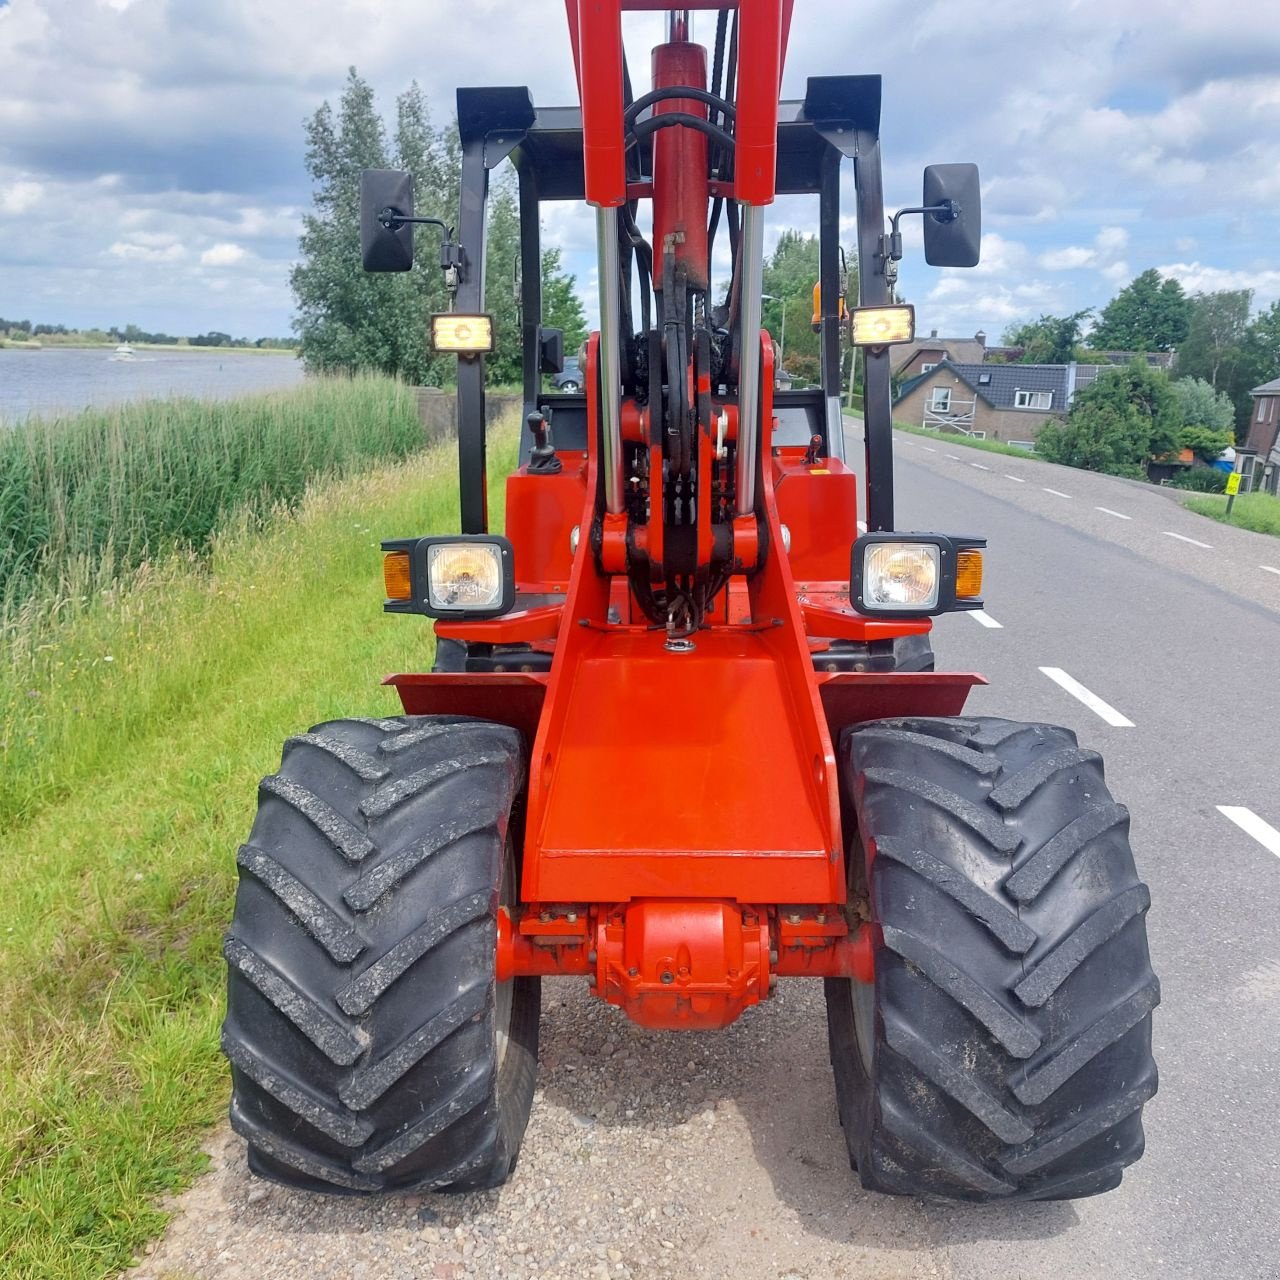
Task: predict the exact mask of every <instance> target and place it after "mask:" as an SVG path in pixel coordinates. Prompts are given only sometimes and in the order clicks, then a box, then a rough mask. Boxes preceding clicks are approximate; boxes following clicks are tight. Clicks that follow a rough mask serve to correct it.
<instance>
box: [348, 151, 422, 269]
mask: <svg viewBox="0 0 1280 1280" xmlns="http://www.w3.org/2000/svg"><path fill="white" fill-rule="evenodd" d="M388 213H394V214H399V215H400V216H401V217H404V218H412V217H413V175H412V174H411V173H402V172H401V171H400V170H398V169H365V170H364V171H363V172H362V173H361V174H360V260H361V262H362V263H363V264H364V269H365V270H366V271H409V270H410V269H411V268H412V267H413V223H411V222H404V223H401V224H400V225H399V226H390V227H389V226H387V225H386V224H385V222H384V221H383V219H384V218H385V216H386V215H387V214H388Z"/></svg>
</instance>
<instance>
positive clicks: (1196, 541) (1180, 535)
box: [1162, 529, 1213, 551]
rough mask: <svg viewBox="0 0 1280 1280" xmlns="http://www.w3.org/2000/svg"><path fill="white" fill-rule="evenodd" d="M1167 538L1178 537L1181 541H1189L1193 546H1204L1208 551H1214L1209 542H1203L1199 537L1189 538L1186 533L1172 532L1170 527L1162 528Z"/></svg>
mask: <svg viewBox="0 0 1280 1280" xmlns="http://www.w3.org/2000/svg"><path fill="white" fill-rule="evenodd" d="M1162 532H1163V533H1164V536H1165V537H1166V538H1177V540H1178V541H1179V542H1189V543H1191V545H1192V546H1193V547H1203V548H1204V549H1205V550H1206V551H1212V550H1213V547H1212V546H1211V545H1210V544H1209V543H1207V542H1201V541H1199V539H1197V538H1188V537H1187V535H1186V534H1185V533H1170V532H1169V530H1168V529H1164V530H1162Z"/></svg>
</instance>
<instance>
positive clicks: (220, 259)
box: [200, 244, 245, 267]
mask: <svg viewBox="0 0 1280 1280" xmlns="http://www.w3.org/2000/svg"><path fill="white" fill-rule="evenodd" d="M244 256H245V251H244V249H242V248H241V247H240V245H238V244H215V245H214V246H213V247H212V248H211V249H206V250H205V251H204V252H203V253H202V254H201V255H200V265H201V266H202V267H230V266H233V265H234V264H235V263H237V262H240V261H241V260H242V259H243V258H244Z"/></svg>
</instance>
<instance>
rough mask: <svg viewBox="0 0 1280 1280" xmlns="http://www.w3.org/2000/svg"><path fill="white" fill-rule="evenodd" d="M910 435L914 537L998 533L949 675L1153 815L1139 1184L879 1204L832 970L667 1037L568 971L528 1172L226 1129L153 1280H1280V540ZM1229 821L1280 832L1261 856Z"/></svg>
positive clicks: (908, 502) (905, 494)
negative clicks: (275, 1172)
mask: <svg viewBox="0 0 1280 1280" xmlns="http://www.w3.org/2000/svg"><path fill="white" fill-rule="evenodd" d="M898 443H899V446H900V447H899V449H898V461H897V466H896V472H897V496H898V520H897V524H898V527H899V528H901V529H910V528H917V529H931V530H936V531H940V532H953V533H977V534H984V535H986V536H987V538H988V539H989V540H990V549H989V552H988V555H987V585H986V593H985V594H986V599H987V604H988V608H987V622H988V624H991V623H998V624H999V625H998V626H996V625H984V623H983V622H982V621H980V620H978V619H977V618H975V617H974V616H970V615H951V616H949V617H945V618H942V619H940V620H939V623H938V626H937V630H936V633H935V647H936V649H937V652H938V658H939V667H940V668H941V669H949V670H976V671H981V672H983V673H984V674H986V675H987V676H988V677H989V679H990V681H991V684H990V686H989V687H985V688H979V689H977V690H975V691H974V693H973V695H972V696H971V699H970V703H969V709H970V710H972V711H975V712H982V713H987V714H993V715H1005V716H1009V717H1012V718H1015V719H1025V720H1047V721H1051V722H1057V723H1060V724H1065V725H1068V726H1070V727H1071V728H1073V729H1075V730H1076V731H1077V732H1078V733H1079V735H1080V738H1081V741H1082V742H1083V743H1084V744H1085V745H1089V746H1093V747H1097V748H1099V749H1100V750H1101V751H1102V752H1103V755H1104V757H1105V759H1106V762H1107V774H1108V780H1109V782H1110V784H1111V787H1112V790H1113V792H1114V793H1115V795H1116V797H1117V798H1118V799H1119V800H1121V801H1123V802H1124V803H1125V804H1127V805H1128V806H1129V807H1130V808H1131V810H1132V812H1133V837H1134V844H1135V848H1136V852H1137V856H1138V865H1139V870H1140V871H1141V872H1142V873H1143V875H1144V876H1145V878H1146V879H1147V881H1148V882H1149V884H1150V886H1151V896H1152V903H1153V905H1152V909H1151V912H1150V916H1149V929H1150V935H1151V943H1152V951H1153V958H1154V963H1155V968H1156V972H1157V974H1158V975H1159V977H1160V979H1161V982H1162V984H1163V990H1164V1001H1163V1004H1162V1005H1161V1007H1160V1008H1159V1009H1158V1010H1157V1011H1156V1021H1155V1037H1156V1056H1157V1061H1158V1063H1159V1065H1160V1071H1161V1086H1160V1092H1159V1093H1158V1094H1157V1096H1156V1097H1155V1099H1154V1100H1153V1101H1152V1102H1151V1103H1150V1104H1149V1105H1148V1107H1147V1112H1146V1116H1147V1138H1148V1153H1147V1155H1146V1157H1145V1158H1144V1159H1143V1160H1141V1161H1140V1162H1139V1163H1138V1164H1137V1165H1135V1166H1134V1167H1133V1168H1132V1169H1130V1170H1129V1171H1128V1173H1127V1174H1126V1176H1125V1180H1124V1183H1123V1185H1122V1186H1121V1187H1120V1189H1119V1190H1117V1191H1113V1192H1111V1193H1109V1194H1107V1195H1104V1196H1101V1197H1098V1198H1095V1199H1091V1200H1084V1201H1077V1202H1073V1203H1063V1204H1047V1205H1024V1206H1011V1207H1007V1208H1002V1207H991V1208H977V1209H975V1208H966V1207H953V1206H949V1205H944V1204H938V1203H928V1202H922V1201H917V1200H910V1199H902V1198H898V1197H889V1196H878V1195H872V1194H868V1193H866V1192H863V1191H862V1189H861V1188H860V1186H859V1185H858V1182H857V1179H856V1177H855V1175H853V1174H852V1173H851V1172H850V1171H849V1167H848V1158H847V1155H846V1152H845V1147H844V1141H843V1138H842V1137H841V1134H840V1129H839V1126H838V1124H837V1121H836V1115H835V1097H834V1089H833V1086H832V1081H831V1071H830V1066H829V1064H828V1061H827V1046H826V1026H825V1018H824V1013H823V1007H822V993H821V989H820V987H819V984H817V983H810V982H785V983H782V984H781V987H780V990H779V992H778V995H777V997H776V998H774V999H772V1000H770V1001H768V1002H767V1003H766V1004H765V1005H763V1006H761V1007H760V1008H758V1009H752V1010H750V1011H749V1012H748V1013H747V1014H746V1015H745V1016H744V1017H743V1018H741V1019H740V1020H739V1021H738V1022H737V1023H736V1024H735V1025H734V1026H732V1027H730V1028H728V1029H727V1030H725V1031H723V1032H716V1033H705V1034H701V1035H671V1034H667V1035H664V1034H660V1033H652V1032H646V1031H644V1030H643V1029H641V1028H639V1027H635V1026H633V1025H631V1024H630V1023H628V1022H627V1021H626V1020H625V1019H624V1018H623V1017H622V1016H621V1014H620V1013H619V1012H618V1010H616V1009H610V1008H606V1007H605V1006H603V1005H602V1004H601V1003H600V1002H599V1001H597V1000H594V999H592V998H591V997H590V996H589V995H588V994H587V991H586V988H585V987H584V986H583V985H582V984H581V983H579V982H577V981H570V980H563V979H562V980H556V981H549V982H547V983H545V984H544V995H543V1015H542V1032H541V1034H542V1048H541V1054H540V1062H539V1072H538V1091H537V1095H536V1098H535V1102H534V1107H533V1116H532V1119H531V1121H530V1125H529V1130H528V1132H527V1134H526V1136H525V1142H524V1148H523V1151H522V1155H521V1160H520V1164H519V1166H518V1167H517V1169H516V1172H515V1175H514V1176H513V1178H512V1180H511V1181H510V1182H509V1183H508V1184H507V1186H505V1187H504V1188H502V1189H501V1190H499V1191H495V1192H487V1193H482V1194H477V1195H470V1196H462V1197H449V1196H439V1195H429V1196H408V1197H404V1196H401V1197H384V1198H380V1199H374V1200H344V1199H340V1200H333V1199H329V1198H324V1197H318V1196H309V1195H301V1194H296V1193H291V1192H287V1191H284V1190H283V1189H281V1188H268V1187H266V1186H265V1185H264V1184H261V1183H258V1182H256V1181H255V1180H254V1179H251V1178H250V1177H249V1176H248V1173H247V1170H246V1167H245V1160H244V1150H243V1144H242V1143H241V1142H240V1141H239V1139H236V1138H234V1137H232V1136H231V1135H229V1134H228V1132H227V1131H226V1129H225V1128H223V1129H221V1130H219V1131H218V1133H216V1134H215V1135H214V1136H213V1138H212V1140H211V1143H210V1153H211V1157H212V1170H211V1173H210V1174H209V1176H208V1177H206V1178H203V1179H201V1180H200V1182H199V1183H197V1185H196V1186H195V1187H194V1188H192V1189H191V1190H190V1191H189V1192H187V1193H186V1194H185V1195H184V1196H183V1197H182V1198H181V1200H180V1201H179V1206H178V1207H179V1209H180V1213H179V1216H178V1218H177V1220H176V1221H175V1222H174V1224H173V1226H172V1228H171V1229H170V1231H169V1233H168V1237H167V1239H166V1240H165V1241H164V1242H162V1243H161V1244H160V1245H159V1247H158V1248H157V1249H156V1250H155V1251H154V1252H153V1253H151V1254H150V1256H148V1257H147V1258H146V1260H145V1261H144V1262H143V1264H142V1266H141V1267H140V1268H139V1269H138V1270H137V1271H135V1272H131V1273H129V1274H130V1276H131V1277H132V1280H178V1278H179V1277H181V1280H192V1278H193V1277H199V1278H200V1280H348V1278H349V1277H352V1276H365V1277H372V1276H377V1277H379V1278H380V1280H381V1278H383V1277H385V1278H387V1280H396V1278H399V1277H404V1278H405V1280H408V1278H410V1277H418V1276H427V1277H447V1278H448V1280H460V1278H461V1277H465V1276H475V1277H496V1276H519V1277H521V1280H535V1278H536V1280H556V1278H560V1280H570V1278H573V1280H578V1278H579V1277H588V1276H589V1277H591V1278H592V1280H641V1278H644V1280H648V1277H651V1276H655V1275H656V1276H662V1277H670V1278H671V1280H684V1278H685V1277H690V1278H693V1277H714V1278H715V1280H728V1278H729V1277H732V1278H733V1280H925V1278H927V1277H955V1278H960V1280H966V1278H969V1280H978V1278H979V1277H981V1280H1068V1278H1069V1280H1080V1278H1081V1277H1096V1276H1105V1277H1107V1278H1108V1280H1130V1278H1135V1280H1137V1278H1140V1280H1183V1278H1186V1280H1207V1278H1209V1277H1215V1278H1217V1277H1224V1278H1225V1277H1229V1278H1230V1280H1255V1278H1256V1280H1262V1278H1265V1277H1280V1212H1278V1211H1277V1207H1276V1206H1277V1205H1280V1175H1278V1173H1277V1166H1278V1165H1280V1088H1278V1087H1277V1080H1278V1074H1280V1072H1278V1068H1277V1049H1278V1047H1280V1015H1278V1012H1277V1010H1278V1008H1280V956H1278V955H1277V948H1276V936H1277V930H1276V921H1277V919H1278V918H1280V836H1277V837H1275V839H1276V842H1277V843H1276V847H1275V849H1274V850H1272V849H1269V848H1268V847H1267V846H1266V844H1265V843H1264V842H1263V841H1265V840H1267V839H1270V838H1271V837H1270V836H1268V834H1267V832H1268V831H1269V830H1270V831H1274V830H1277V829H1280V784H1278V782H1277V760H1278V759H1280V696H1278V694H1277V685H1276V670H1277V660H1278V659H1280V542H1277V541H1276V540H1274V539H1269V538H1265V537H1263V536H1261V535H1256V534H1248V533H1242V532H1240V531H1237V530H1232V529H1229V528H1226V527H1224V526H1221V525H1217V524H1214V523H1213V522H1211V521H1208V520H1204V519H1202V518H1201V517H1199V516H1195V515H1193V514H1191V513H1190V512H1187V511H1184V510H1183V509H1182V508H1181V507H1180V506H1178V504H1177V502H1176V501H1175V500H1174V499H1173V498H1172V497H1171V496H1170V495H1168V494H1165V493H1162V492H1160V491H1156V490H1153V489H1151V488H1150V487H1144V486H1142V485H1138V484H1132V483H1130V482H1126V481H1122V480H1113V479H1109V478H1106V477H1101V476H1093V475H1090V474H1088V473H1084V472H1076V471H1070V470H1067V469H1064V468H1058V467H1052V466H1050V465H1048V464H1046V463H1041V462H1036V461H1035V460H1033V459H1030V458H1026V459H1023V458H1006V457H1003V456H1001V455H992V454H987V453H982V452H978V451H974V450H967V449H964V448H954V447H947V446H944V445H943V444H942V443H941V442H940V441H934V440H926V439H921V438H917V437H914V436H906V435H899V436H898ZM851 445H852V446H853V447H852V448H851V451H850V452H851V456H855V457H856V456H860V452H861V442H860V439H858V438H856V437H854V436H853V434H852V433H851ZM1126 517H1127V518H1126ZM1174 534H1178V535H1180V536H1179V537H1174V536H1172V535H1174ZM1264 566H1266V567H1264ZM1041 668H1051V669H1056V670H1058V671H1060V672H1062V673H1063V674H1064V675H1065V676H1066V677H1069V678H1070V680H1069V681H1068V683H1070V681H1074V682H1076V687H1077V689H1078V690H1079V688H1080V687H1082V688H1083V690H1084V692H1085V695H1086V696H1088V695H1092V697H1093V698H1094V699H1095V706H1098V704H1097V702H1096V700H1097V699H1101V700H1102V703H1103V704H1105V705H1102V706H1098V709H1097V710H1095V709H1094V708H1093V707H1091V706H1089V705H1086V703H1085V702H1082V701H1080V700H1079V699H1078V698H1077V697H1076V696H1074V695H1073V694H1072V693H1069V692H1068V691H1067V690H1066V689H1065V688H1064V687H1063V685H1062V684H1061V683H1055V681H1054V680H1052V679H1051V678H1050V677H1049V676H1047V675H1045V674H1044V673H1043V672H1042V671H1041ZM1099 710H1101V711H1102V712H1103V713H1104V714H1105V715H1106V716H1107V717H1108V718H1109V719H1104V718H1103V715H1100V714H1099ZM1117 721H1124V722H1125V723H1123V724H1120V723H1117ZM1219 806H1224V807H1228V808H1231V809H1233V810H1235V811H1237V817H1239V818H1240V819H1241V820H1242V821H1245V822H1246V824H1248V823H1249V818H1248V817H1247V815H1248V814H1252V815H1254V817H1255V818H1256V819H1257V820H1260V821H1261V822H1263V823H1266V824H1269V826H1265V827H1263V826H1255V827H1254V830H1255V831H1256V833H1257V836H1260V837H1261V839H1259V838H1257V837H1256V836H1255V835H1250V834H1249V833H1248V832H1246V831H1245V830H1244V829H1242V828H1241V827H1240V826H1239V825H1237V824H1236V823H1235V822H1233V821H1231V820H1229V818H1228V817H1227V816H1225V815H1224V814H1223V813H1222V812H1220V809H1219ZM1241 811H1243V812H1241ZM0 1270H2V1268H0Z"/></svg>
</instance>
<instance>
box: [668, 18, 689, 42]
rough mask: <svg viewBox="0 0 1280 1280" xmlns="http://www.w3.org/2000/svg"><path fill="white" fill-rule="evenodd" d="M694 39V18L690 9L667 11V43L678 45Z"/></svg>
mask: <svg viewBox="0 0 1280 1280" xmlns="http://www.w3.org/2000/svg"><path fill="white" fill-rule="evenodd" d="M692 39H693V18H692V13H691V12H690V10H688V9H668V10H667V43H668V44H677V43H682V42H684V41H690V40H692Z"/></svg>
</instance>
